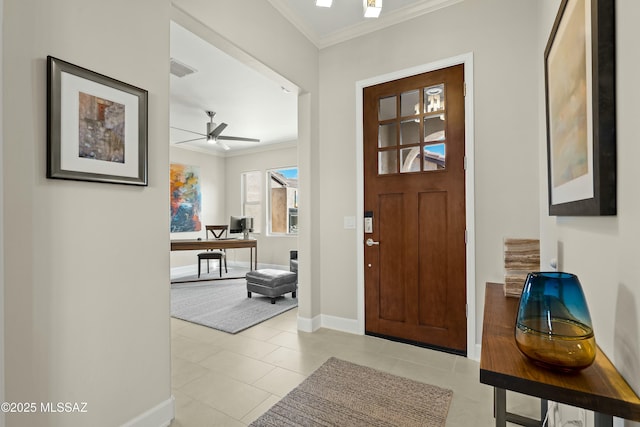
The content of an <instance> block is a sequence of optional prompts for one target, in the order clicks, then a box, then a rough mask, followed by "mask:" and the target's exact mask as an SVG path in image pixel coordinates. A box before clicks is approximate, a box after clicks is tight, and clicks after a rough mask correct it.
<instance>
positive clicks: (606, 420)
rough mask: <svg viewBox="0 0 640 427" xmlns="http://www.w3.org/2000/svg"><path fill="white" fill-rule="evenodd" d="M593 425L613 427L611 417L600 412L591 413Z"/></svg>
mask: <svg viewBox="0 0 640 427" xmlns="http://www.w3.org/2000/svg"><path fill="white" fill-rule="evenodd" d="M593 420H594V425H595V427H613V417H612V416H611V415H607V414H602V413H600V412H594V413H593Z"/></svg>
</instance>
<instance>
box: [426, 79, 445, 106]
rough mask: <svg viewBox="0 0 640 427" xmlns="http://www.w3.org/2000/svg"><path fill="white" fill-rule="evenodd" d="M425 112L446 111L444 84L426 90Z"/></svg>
mask: <svg viewBox="0 0 640 427" xmlns="http://www.w3.org/2000/svg"><path fill="white" fill-rule="evenodd" d="M424 111H425V113H435V112H437V111H444V83H441V84H439V85H435V86H429V87H427V88H425V89H424Z"/></svg>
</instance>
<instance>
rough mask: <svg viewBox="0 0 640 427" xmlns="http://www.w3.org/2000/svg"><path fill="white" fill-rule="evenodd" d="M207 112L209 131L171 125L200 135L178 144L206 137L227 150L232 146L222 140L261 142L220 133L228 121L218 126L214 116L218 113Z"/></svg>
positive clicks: (208, 140)
mask: <svg viewBox="0 0 640 427" xmlns="http://www.w3.org/2000/svg"><path fill="white" fill-rule="evenodd" d="M205 113H207V116H208V117H209V123H207V133H200V132H194V131H192V130H188V129H181V128H177V127H174V126H171V128H172V129H177V130H181V131H184V132H189V133H195V134H196V135H200V137H199V138H194V139H187V140H186V141H178V142H176V144H182V143H185V142H191V141H198V140H200V139H206V140H207V142H210V143H211V144H217V145H219V146H220V147H221V148H223V149H225V150H229V149H230V148H231V147H229V146H228V145H227V144H225V143H224V142H222V140H225V141H248V142H260V140H259V139H255V138H245V137H241V136H222V135H220V134H221V133H222V131H224V129H225V128H226V127H227V124H226V123H220V124H219V125H217V126H216V124H215V123H213V116H215V115H216V113H215V112H214V111H205Z"/></svg>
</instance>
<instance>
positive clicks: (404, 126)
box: [400, 119, 420, 145]
mask: <svg viewBox="0 0 640 427" xmlns="http://www.w3.org/2000/svg"><path fill="white" fill-rule="evenodd" d="M419 143H420V120H418V119H411V120H405V121H402V122H401V123H400V145H408V144H419Z"/></svg>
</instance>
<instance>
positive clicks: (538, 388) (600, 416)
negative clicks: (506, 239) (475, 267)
mask: <svg viewBox="0 0 640 427" xmlns="http://www.w3.org/2000/svg"><path fill="white" fill-rule="evenodd" d="M518 303H519V300H518V299H516V298H506V297H505V296H504V292H503V290H502V284H497V283H487V287H486V294H485V302H484V323H483V332H482V352H481V355H480V382H481V383H483V384H488V385H491V386H493V387H494V390H495V395H494V398H495V400H494V406H495V407H494V410H495V417H496V426H497V427H504V426H505V425H506V422H507V421H509V422H513V423H516V424H520V425H525V426H540V425H541V422H540V421H536V420H532V419H530V418H525V417H521V416H519V415H516V414H510V413H508V412H507V411H506V391H505V390H512V391H515V392H518V393H522V394H527V395H530V396H535V397H539V398H540V399H542V400H543V408H542V409H544V412H546V400H547V399H548V400H552V401H555V402H560V403H565V404H568V405H571V406H577V407H580V408H585V409H589V410H591V411H594V412H595V426H596V427H605V426H606V427H610V426H612V425H613V416H616V417H620V418H625V419H628V420H633V421H640V398H638V396H637V395H636V394H635V393H634V391H633V390H632V389H631V387H629V385H628V384H627V382H626V381H625V380H624V378H622V376H621V375H620V373H619V372H618V371H617V370H616V368H615V367H614V366H613V364H612V363H611V361H609V359H608V358H607V356H606V355H605V354H604V353H603V352H602V351H601V350H600V347H598V349H597V353H596V359H595V361H594V363H593V365H591V366H590V367H588V368H586V369H583V370H582V371H579V372H577V373H573V374H564V373H560V372H554V371H551V370H549V369H545V368H542V367H539V366H538V365H536V364H534V363H532V362H531V361H530V360H529V359H527V357H526V356H524V355H523V354H522V353H521V352H520V350H518V347H517V345H516V342H515V338H514V327H515V321H516V311H517V309H518ZM597 339H598V336H597V335H596V340H597ZM543 418H544V417H543Z"/></svg>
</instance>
